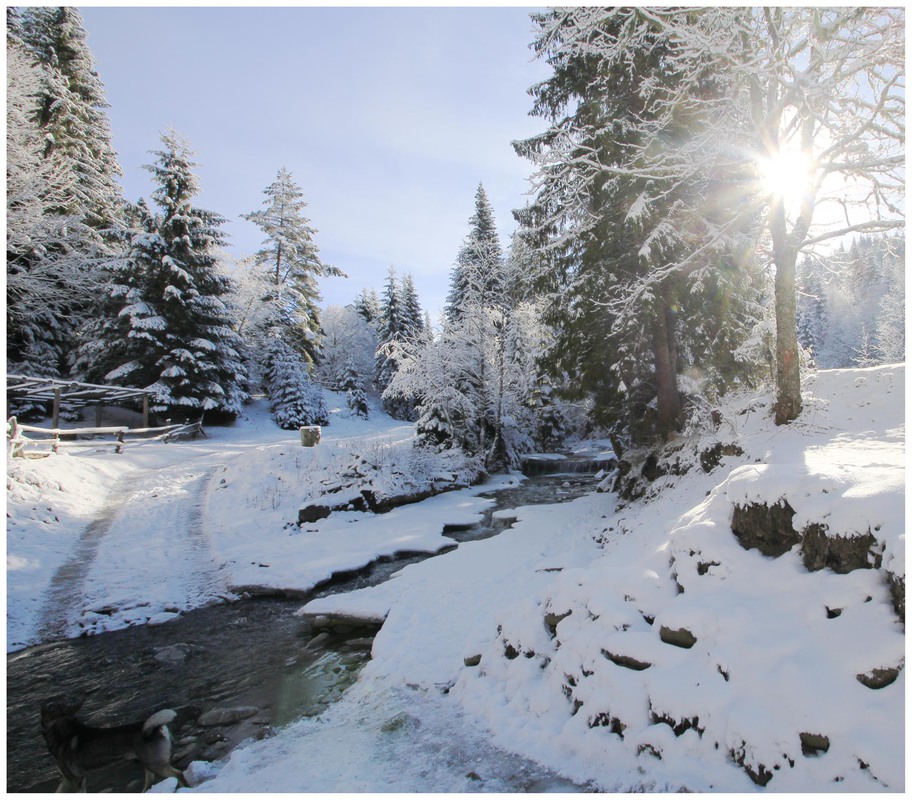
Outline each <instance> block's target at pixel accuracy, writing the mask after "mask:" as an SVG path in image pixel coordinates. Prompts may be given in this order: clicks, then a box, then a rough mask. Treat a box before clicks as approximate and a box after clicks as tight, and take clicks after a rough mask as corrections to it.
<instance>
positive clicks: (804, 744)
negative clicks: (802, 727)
mask: <svg viewBox="0 0 912 800" xmlns="http://www.w3.org/2000/svg"><path fill="white" fill-rule="evenodd" d="M798 738H799V739H801V752H802V753H803V754H804V755H806V756H819V755H820V754H821V753H825V752H826V751H827V750H829V749H830V737H829V736H824V735H823V734H822V733H799V734H798Z"/></svg>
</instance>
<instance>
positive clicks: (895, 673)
mask: <svg viewBox="0 0 912 800" xmlns="http://www.w3.org/2000/svg"><path fill="white" fill-rule="evenodd" d="M900 669H901V667H884V668H881V667H875V668H874V669H872V670H870V671H869V672H862V673H861V674H859V675H856V676H855V679H856V680H857V681H858V682H859V683H860V684H862V685H863V686H867V687H868V688H869V689H883V688H884V687H886V686H889V685H890V684H891V683H893V682H894V681H895V680H896V679H897V678H898V677H899V671H900Z"/></svg>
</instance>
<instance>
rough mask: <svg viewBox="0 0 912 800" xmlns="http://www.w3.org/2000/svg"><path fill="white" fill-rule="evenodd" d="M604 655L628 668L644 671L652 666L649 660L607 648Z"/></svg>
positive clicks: (603, 651) (620, 665)
mask: <svg viewBox="0 0 912 800" xmlns="http://www.w3.org/2000/svg"><path fill="white" fill-rule="evenodd" d="M694 641H696V639H694ZM602 655H603V656H605V658H607V659H608V660H609V661H611V662H612V663H614V664H617V665H618V666H619V667H626V668H627V669H632V670H636V671H637V672H642V671H643V670H644V669H649V668H650V667H651V666H652V664H651V663H650V662H648V661H640V660H639V659H636V658H634V657H633V656H625V655H620V654H618V653H611V652H609V651H608V650H605V649H603V650H602Z"/></svg>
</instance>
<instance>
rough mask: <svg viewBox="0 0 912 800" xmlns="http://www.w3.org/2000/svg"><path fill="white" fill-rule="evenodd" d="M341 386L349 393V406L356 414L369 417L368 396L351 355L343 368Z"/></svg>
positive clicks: (365, 417)
mask: <svg viewBox="0 0 912 800" xmlns="http://www.w3.org/2000/svg"><path fill="white" fill-rule="evenodd" d="M339 388H340V389H341V390H342V391H343V392H345V393H346V394H347V395H348V398H347V403H348V407H349V408H350V409H351V410H352V411H353V412H354V413H355V415H356V416H359V417H363V418H364V419H367V417H368V415H369V413H370V410H369V408H368V405H367V397H366V396H365V394H364V386H363V384H362V382H361V376H360V375H359V373H358V369H357V367H355V362H354V359H353V358H352V357H351V356H350V355H349V357H348V360H347V361H346V362H345V366H344V368H343V370H342V378H341V380H340V382H339Z"/></svg>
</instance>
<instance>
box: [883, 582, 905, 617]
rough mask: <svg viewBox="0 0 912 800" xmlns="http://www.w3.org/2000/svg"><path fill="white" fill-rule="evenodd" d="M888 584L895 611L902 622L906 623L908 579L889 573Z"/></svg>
mask: <svg viewBox="0 0 912 800" xmlns="http://www.w3.org/2000/svg"><path fill="white" fill-rule="evenodd" d="M887 584H888V585H889V587H890V599H891V600H892V601H893V610H894V611H895V612H896V616H898V617H899V619H900V621H901V622H902V623H903V624H905V622H906V578H905V576H904V575H894V574H893V573H892V572H888V573H887Z"/></svg>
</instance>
